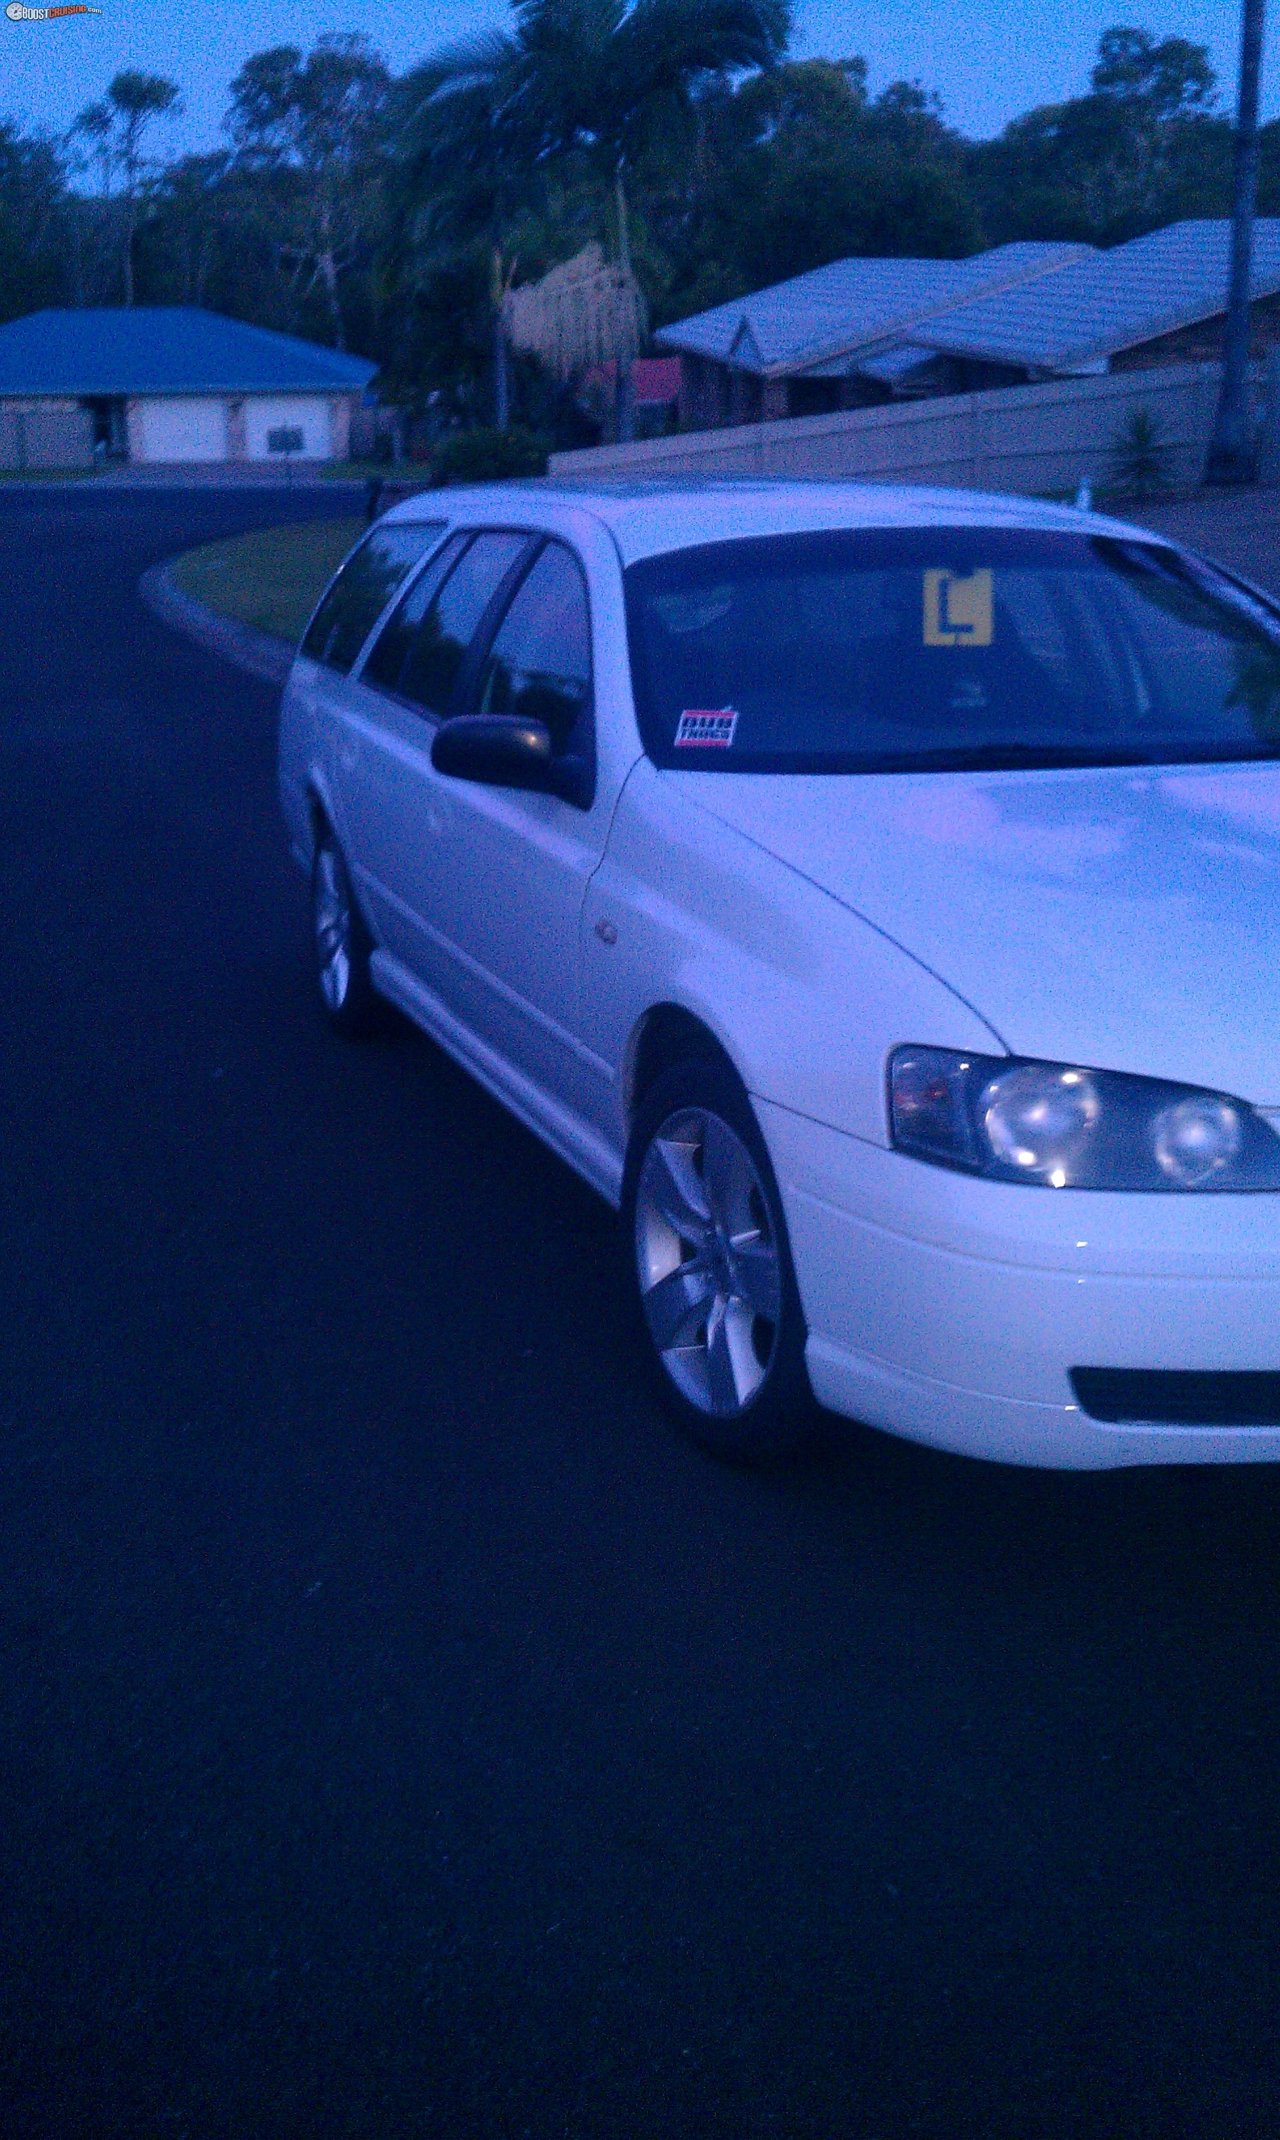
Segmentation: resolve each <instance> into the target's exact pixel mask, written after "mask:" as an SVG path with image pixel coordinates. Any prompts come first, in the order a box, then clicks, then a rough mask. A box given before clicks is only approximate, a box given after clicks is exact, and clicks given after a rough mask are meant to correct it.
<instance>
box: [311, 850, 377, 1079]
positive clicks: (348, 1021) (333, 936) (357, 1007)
mask: <svg viewBox="0 0 1280 2140" xmlns="http://www.w3.org/2000/svg"><path fill="white" fill-rule="evenodd" d="M311 922H312V943H313V946H314V950H315V962H316V980H317V982H318V983H319V988H320V1001H321V1003H322V1005H323V1006H324V1012H325V1016H326V1017H327V1018H328V1020H329V1023H330V1025H332V1026H333V1027H334V1028H335V1030H336V1031H337V1032H339V1033H347V1034H351V1035H353V1036H354V1035H357V1034H362V1033H369V1032H372V1031H373V1029H374V1027H375V1025H376V1024H377V1022H378V1016H379V1010H380V1003H379V998H378V996H377V994H376V992H375V990H374V986H373V976H372V974H371V971H370V967H369V961H370V958H371V956H372V953H373V938H372V937H371V936H370V934H369V931H368V929H367V927H366V926H365V920H364V916H363V914H362V913H361V912H360V909H359V907H358V906H357V905H356V899H355V893H354V892H353V891H352V889H351V877H350V874H349V872H348V869H347V865H346V863H345V861H344V860H343V858H342V849H341V848H340V847H339V845H338V843H337V841H336V839H335V838H334V836H333V833H332V832H331V831H330V829H329V827H328V826H327V825H325V826H322V827H321V829H320V832H319V835H318V837H317V839H316V848H315V854H314V855H313V857H312V862H311Z"/></svg>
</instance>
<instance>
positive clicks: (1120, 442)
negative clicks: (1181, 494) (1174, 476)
mask: <svg viewBox="0 0 1280 2140" xmlns="http://www.w3.org/2000/svg"><path fill="white" fill-rule="evenodd" d="M1169 452H1170V449H1169V445H1168V441H1167V440H1166V438H1165V435H1164V432H1163V430H1162V429H1161V426H1160V425H1159V423H1158V422H1157V421H1156V418H1155V417H1154V416H1153V415H1152V414H1151V411H1150V409H1135V410H1134V412H1133V414H1132V416H1131V417H1130V418H1129V420H1128V422H1127V423H1126V424H1125V425H1124V426H1123V428H1122V429H1121V430H1119V431H1117V433H1116V435H1115V437H1114V439H1113V440H1112V442H1111V461H1110V467H1109V470H1108V473H1109V475H1110V479H1111V482H1112V484H1113V485H1114V487H1115V488H1116V489H1117V490H1123V491H1128V492H1130V493H1131V494H1132V495H1133V496H1135V497H1138V498H1149V497H1151V496H1152V494H1153V493H1154V492H1155V491H1160V490H1167V489H1168V488H1169V481H1170V476H1169Z"/></svg>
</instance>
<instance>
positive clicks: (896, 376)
mask: <svg viewBox="0 0 1280 2140" xmlns="http://www.w3.org/2000/svg"><path fill="white" fill-rule="evenodd" d="M1229 250H1230V224H1229V223H1228V222H1227V221H1226V220H1225V219H1220V220H1211V219H1205V220H1200V221H1189V222H1183V223H1172V224H1169V225H1167V226H1166V228H1165V229H1163V230H1158V231H1153V232H1152V233H1151V234H1150V235H1149V236H1147V237H1145V238H1134V239H1131V240H1130V241H1129V243H1128V244H1125V245H1117V246H1112V247H1110V248H1109V249H1107V250H1106V251H1100V250H1098V249H1097V248H1095V247H1093V246H1088V245H1069V244H1047V243H1046V244H1020V245H1002V246H997V247H995V248H993V249H992V250H991V251H989V252H985V253H978V254H975V255H974V256H973V257H972V258H970V259H968V260H838V261H835V262H833V263H832V265H831V266H830V267H826V268H818V269H816V270H815V271H814V272H813V273H811V274H808V275H798V276H796V277H794V278H793V279H792V280H791V281H790V282H784V283H779V284H777V285H775V287H774V288H772V289H769V290H761V291H758V292H756V293H755V295H754V296H751V297H746V298H741V299H737V300H735V301H734V302H733V303H732V304H728V305H718V306H716V307H715V308H714V310H712V311H709V312H702V313H698V314H697V315H695V317H693V318H692V319H687V320H680V321H679V322H677V323H676V325H674V326H672V327H667V328H664V329H663V330H662V331H661V332H660V333H659V334H658V335H657V336H656V337H655V340H656V341H657V342H658V343H659V344H660V345H661V346H662V347H663V348H664V349H672V350H676V351H678V352H679V354H680V361H681V423H682V427H683V428H685V429H695V430H696V429H710V428H714V427H716V426H717V425H720V424H725V423H752V422H758V421H760V420H762V419H764V418H767V417H772V416H800V415H806V416H807V415H819V414H824V413H826V412H827V411H829V410H833V409H840V408H858V407H862V406H866V405H870V404H874V403H876V402H886V401H891V400H900V399H903V398H907V397H918V396H921V395H932V394H957V393H967V392H972V391H976V390H980V389H983V388H988V387H1000V386H1022V385H1028V384H1033V383H1035V382H1036V381H1039V380H1046V379H1054V378H1063V377H1078V376H1089V375H1091V374H1095V373H1103V372H1108V371H1113V370H1122V369H1133V368H1137V367H1141V366H1147V365H1159V364H1171V363H1179V362H1187V361H1191V360H1193V359H1195V358H1212V357H1217V356H1219V355H1220V354H1221V348H1222V333H1223V323H1224V318H1225V311H1226V288H1227V270H1228V255H1229ZM1253 299H1254V302H1253V321H1254V342H1255V347H1256V350H1257V351H1258V353H1261V352H1262V351H1263V350H1264V349H1266V348H1269V347H1271V346H1272V345H1273V344H1277V343H1280V219H1276V218H1259V219H1258V221H1257V222H1256V223H1255V225H1254V257H1253Z"/></svg>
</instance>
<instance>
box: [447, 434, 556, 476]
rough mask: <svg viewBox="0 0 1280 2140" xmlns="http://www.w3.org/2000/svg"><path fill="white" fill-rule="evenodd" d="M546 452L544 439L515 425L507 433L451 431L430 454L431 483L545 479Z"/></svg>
mask: <svg viewBox="0 0 1280 2140" xmlns="http://www.w3.org/2000/svg"><path fill="white" fill-rule="evenodd" d="M549 450H550V449H549V446H548V443H547V440H546V439H545V438H542V437H540V435H539V434H538V433H537V432H536V431H526V430H525V429H524V428H523V427H522V426H521V425H519V424H513V425H512V426H511V428H510V430H508V431H498V430H495V429H493V428H491V427H489V428H484V429H481V430H476V431H454V432H453V433H452V434H451V435H450V436H449V437H448V438H444V439H441V440H440V442H439V444H438V445H437V446H435V447H434V448H433V450H432V455H431V459H432V481H433V482H434V483H437V484H454V483H492V482H494V481H496V480H501V479H502V478H504V477H509V476H541V475H545V474H546V472H547V454H548V452H549Z"/></svg>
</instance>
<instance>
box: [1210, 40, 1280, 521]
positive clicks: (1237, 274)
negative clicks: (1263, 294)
mask: <svg viewBox="0 0 1280 2140" xmlns="http://www.w3.org/2000/svg"><path fill="white" fill-rule="evenodd" d="M1264 7H1265V0H1244V23H1243V30H1242V35H1241V43H1240V106H1239V111H1238V113H1237V117H1236V135H1235V154H1234V157H1233V186H1232V202H1231V279H1230V283H1229V285H1228V292H1227V326H1226V334H1225V336H1224V337H1223V348H1222V391H1221V393H1220V395H1219V397H1218V413H1217V417H1216V419H1215V422H1214V427H1213V438H1212V440H1211V441H1210V445H1209V457H1208V459H1207V461H1206V462H1205V470H1204V479H1205V482H1206V483H1249V482H1251V481H1252V480H1253V476H1254V472H1255V471H1254V442H1253V436H1252V426H1251V423H1250V417H1249V286H1250V265H1251V258H1252V253H1253V212H1254V206H1255V203H1256V201H1257V195H1258V82H1259V77H1260V75H1261V72H1262V17H1263V12H1264Z"/></svg>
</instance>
